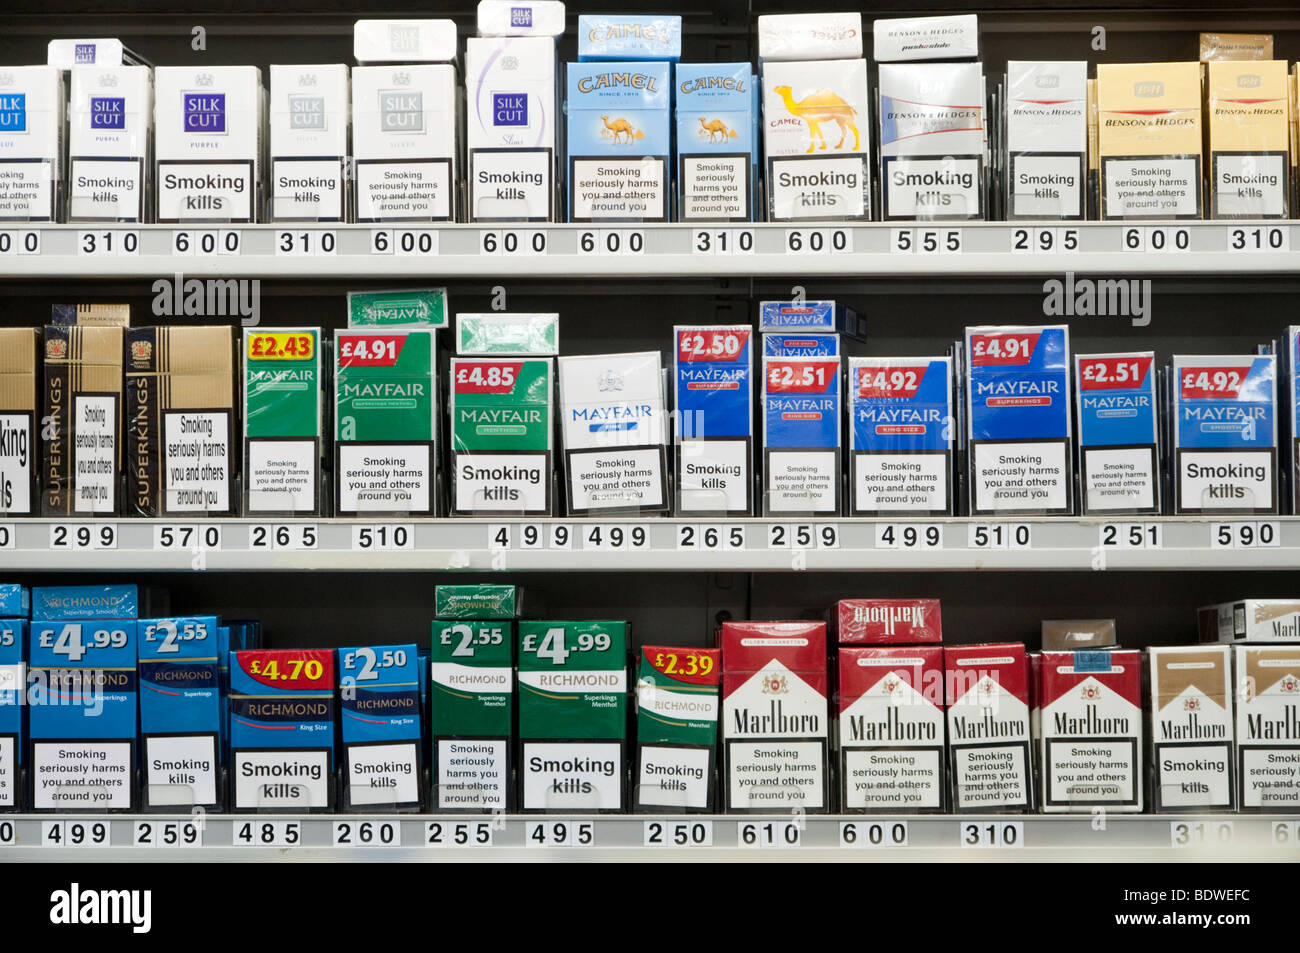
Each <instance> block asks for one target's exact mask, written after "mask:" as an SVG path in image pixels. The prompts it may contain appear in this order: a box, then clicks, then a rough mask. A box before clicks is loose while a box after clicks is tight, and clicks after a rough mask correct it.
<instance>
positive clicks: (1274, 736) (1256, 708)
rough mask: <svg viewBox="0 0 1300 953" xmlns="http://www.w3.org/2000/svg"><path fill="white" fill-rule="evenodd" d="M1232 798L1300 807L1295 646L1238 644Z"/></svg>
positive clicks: (1262, 808)
mask: <svg viewBox="0 0 1300 953" xmlns="http://www.w3.org/2000/svg"><path fill="white" fill-rule="evenodd" d="M1236 677H1237V768H1238V771H1237V777H1238V778H1239V781H1238V784H1239V789H1238V792H1239V793H1238V797H1237V804H1238V806H1239V807H1240V808H1241V810H1243V811H1256V812H1261V813H1267V812H1276V811H1292V812H1293V811H1297V810H1300V646H1296V645H1238V646H1237V647H1236Z"/></svg>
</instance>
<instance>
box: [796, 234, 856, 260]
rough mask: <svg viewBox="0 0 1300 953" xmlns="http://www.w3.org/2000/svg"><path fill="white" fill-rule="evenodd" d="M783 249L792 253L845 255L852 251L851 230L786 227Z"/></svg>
mask: <svg viewBox="0 0 1300 953" xmlns="http://www.w3.org/2000/svg"><path fill="white" fill-rule="evenodd" d="M785 250H786V251H788V252H789V253H790V254H792V255H847V254H849V253H850V252H852V251H853V230H852V229H849V228H787V229H786V230H785Z"/></svg>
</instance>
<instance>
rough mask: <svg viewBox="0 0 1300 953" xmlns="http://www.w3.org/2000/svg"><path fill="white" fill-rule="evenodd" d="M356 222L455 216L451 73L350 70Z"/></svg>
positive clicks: (440, 69)
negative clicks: (354, 157)
mask: <svg viewBox="0 0 1300 953" xmlns="http://www.w3.org/2000/svg"><path fill="white" fill-rule="evenodd" d="M352 139H353V143H354V148H353V152H354V154H355V156H356V192H357V194H356V204H357V221H358V222H386V221H424V222H430V221H433V222H438V221H450V220H454V219H455V217H456V202H455V189H456V69H455V67H453V66H449V65H446V64H435V65H416V66H358V67H357V68H356V69H354V70H353V71H352Z"/></svg>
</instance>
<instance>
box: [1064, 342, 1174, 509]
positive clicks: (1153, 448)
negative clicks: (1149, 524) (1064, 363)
mask: <svg viewBox="0 0 1300 953" xmlns="http://www.w3.org/2000/svg"><path fill="white" fill-rule="evenodd" d="M1154 365H1155V354H1154V353H1153V352H1151V351H1136V352H1132V353H1125V354H1079V355H1076V356H1075V359H1074V370H1075V379H1074V386H1075V388H1076V391H1077V394H1078V402H1079V406H1078V421H1079V480H1080V490H1081V502H1082V506H1083V514H1084V515H1085V516H1090V515H1098V514H1101V515H1105V514H1118V513H1134V514H1139V513H1150V514H1155V513H1159V512H1160V484H1161V471H1160V450H1159V444H1160V430H1159V417H1158V404H1157V400H1156V372H1155V366H1154Z"/></svg>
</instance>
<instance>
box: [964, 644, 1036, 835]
mask: <svg viewBox="0 0 1300 953" xmlns="http://www.w3.org/2000/svg"><path fill="white" fill-rule="evenodd" d="M943 661H944V677H945V681H946V682H947V697H948V755H949V760H950V764H951V771H952V807H953V810H954V811H975V812H980V811H1009V812H1017V811H1018V812H1024V811H1029V810H1032V809H1033V806H1034V793H1033V758H1032V757H1031V755H1030V751H1031V745H1032V737H1031V735H1030V725H1029V660H1028V658H1027V656H1026V654H1025V646H1024V645H1023V643H1020V642H1000V643H994V644H989V645H964V646H951V645H950V646H948V647H946V648H945V649H944V652H943Z"/></svg>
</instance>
